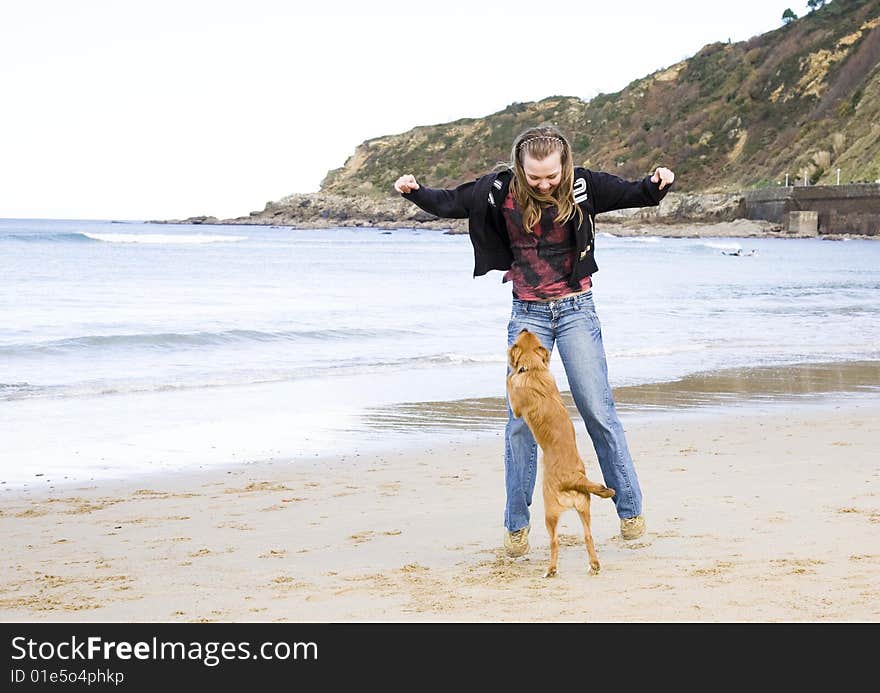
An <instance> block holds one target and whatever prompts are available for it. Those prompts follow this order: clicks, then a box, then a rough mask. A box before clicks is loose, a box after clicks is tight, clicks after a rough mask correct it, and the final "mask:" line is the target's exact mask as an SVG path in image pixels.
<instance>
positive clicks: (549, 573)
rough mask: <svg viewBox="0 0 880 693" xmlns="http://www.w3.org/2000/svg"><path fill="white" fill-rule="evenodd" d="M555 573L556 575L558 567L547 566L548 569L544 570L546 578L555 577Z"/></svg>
mask: <svg viewBox="0 0 880 693" xmlns="http://www.w3.org/2000/svg"><path fill="white" fill-rule="evenodd" d="M555 575H556V568H547V570H546V571H544V577H545V578H548V577H554V576H555Z"/></svg>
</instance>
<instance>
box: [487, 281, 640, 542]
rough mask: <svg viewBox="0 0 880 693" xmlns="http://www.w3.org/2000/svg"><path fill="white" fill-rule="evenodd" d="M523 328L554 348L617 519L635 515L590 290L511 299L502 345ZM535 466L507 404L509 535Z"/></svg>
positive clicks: (635, 485) (519, 520)
mask: <svg viewBox="0 0 880 693" xmlns="http://www.w3.org/2000/svg"><path fill="white" fill-rule="evenodd" d="M523 328H526V329H528V330H529V332H534V333H535V334H536V335H537V336H538V338H539V339H540V340H541V343H542V344H543V345H544V346H545V347H546V348H547V349H548V350H549V351H550V352H551V353H552V352H553V346H554V343H555V344H558V345H559V356H560V357H561V358H562V365H563V366H564V368H565V375H566V377H567V378H568V387H569V390H570V391H571V395H572V398H573V399H574V403H575V405H576V406H577V409H578V412H580V415H581V417H582V418H583V420H584V423H585V424H586V426H587V433H588V434H589V435H590V439H591V440H592V441H593V447H594V448H595V450H596V457H597V458H598V460H599V468H600V469H601V470H602V477H603V479H604V482H605V485H606V486H608V487H609V488H613V489H614V491H615V493H614V497H613V499H612V500H613V501H614V504H615V506H616V507H617V515H618V516H619V517H620V518H628V517H635V516H636V515H641V514H642V490H641V488H639V480H638V477H637V476H636V470H635V467H634V466H633V461H632V457H630V454H629V449H628V448H627V445H626V438H625V436H624V433H623V426H622V425H621V423H620V419H619V418H618V417H617V411H616V409H615V407H614V400H613V399H612V397H611V386H610V385H609V384H608V366H607V364H606V362H605V347H604V346H603V345H602V329H601V327H600V325H599V318H598V316H597V315H596V308H595V306H594V305H593V292H592V291H587V292H585V293H582V294H578V295H576V296H569V297H567V298H561V299H557V300H554V301H520V300H519V299H516V298H514V299H513V310H512V312H511V315H510V322H509V323H508V325H507V344H508V346H510V345H511V344H513V342H514V340H515V339H516V337H517V335H518V334H519V333H520V331H521V330H522V329H523ZM508 372H509V369H508ZM561 389H562V387H560V390H561ZM582 456H583V455H582ZM537 467H538V445H537V443H536V442H535V438H534V436H533V435H532V432H531V431H530V430H529V427H528V426H527V425H526V422H525V421H524V420H523V419H517V418H515V417H514V416H513V412H512V411H511V409H510V402H508V403H507V427H506V429H505V440H504V470H505V483H506V487H507V505H506V507H505V510H504V526H505V527H506V528H507V530H508V531H510V532H515V531H517V530H520V529H522V528H523V527H526V526H528V524H529V506H530V505H531V504H532V494H533V492H534V490H535V477H536V475H537ZM587 476H589V473H588V474H587Z"/></svg>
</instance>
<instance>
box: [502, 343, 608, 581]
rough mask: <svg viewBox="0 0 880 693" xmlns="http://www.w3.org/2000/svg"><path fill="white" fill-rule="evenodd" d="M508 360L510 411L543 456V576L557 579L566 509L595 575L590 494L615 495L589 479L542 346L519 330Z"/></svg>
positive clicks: (595, 559) (571, 425)
mask: <svg viewBox="0 0 880 693" xmlns="http://www.w3.org/2000/svg"><path fill="white" fill-rule="evenodd" d="M507 361H508V364H509V365H510V374H509V375H508V376H507V397H508V399H509V401H510V408H511V410H512V411H513V415H514V416H515V417H517V418H520V417H523V418H525V422H526V424H527V425H528V427H529V430H530V431H531V432H532V435H534V436H535V440H536V441H538V445H540V446H541V450H542V452H543V453H544V454H543V465H544V521H545V522H546V524H547V532H548V533H549V534H550V566H549V567H548V568H547V572H546V573H544V577H552V576H553V575H556V565H557V561H558V558H559V538H558V536H557V534H556V526H557V524H558V523H559V517H560V516H561V515H562V513H564V512H565V511H566V510H568V509H569V508H575V509H576V510H577V512H578V515H580V518H581V523H583V525H584V540H585V541H586V544H587V553H588V554H589V556H590V568H592V572H593V573H598V572H599V558H598V557H597V556H596V547H595V546H594V545H593V535H592V533H591V532H590V494H591V493H594V494H596V495H597V496H601V497H602V498H611V496H613V495H614V490H613V489H610V488H606V487H605V486H603V485H602V484H597V483H595V482H593V481H590V480H589V479H588V478H587V473H586V469H585V467H584V462H583V460H582V459H581V456H580V455H579V454H578V449H577V443H576V440H575V432H574V425H573V424H572V423H571V418H570V417H569V415H568V411H567V410H566V408H565V404H564V403H563V402H562V397H561V396H560V394H559V389H558V388H557V387H556V380H555V379H554V378H553V374H552V373H551V372H550V370H549V368H548V365H549V363H550V352H549V351H547V349H545V348H544V347H543V346H542V345H541V341H540V340H539V339H538V337H537V335H535V334H534V333H532V332H529V331H528V330H522V332H520V333H519V336H518V337H517V338H516V341H515V342H514V343H513V344H512V345H511V346H510V348H509V349H508V350H507Z"/></svg>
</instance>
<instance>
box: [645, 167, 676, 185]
mask: <svg viewBox="0 0 880 693" xmlns="http://www.w3.org/2000/svg"><path fill="white" fill-rule="evenodd" d="M674 180H675V174H674V173H673V172H672V171H670V170H669V169H668V168H666V167H664V166H661V167H660V168H658V169H657V170H656V171H654V175H653V176H651V182H652V183H660V189H661V190H663V188H665V187H666V186H667V185H672V181H674Z"/></svg>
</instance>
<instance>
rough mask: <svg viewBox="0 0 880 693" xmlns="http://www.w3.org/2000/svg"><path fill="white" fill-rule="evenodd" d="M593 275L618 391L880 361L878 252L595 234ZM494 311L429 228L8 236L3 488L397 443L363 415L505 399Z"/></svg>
mask: <svg viewBox="0 0 880 693" xmlns="http://www.w3.org/2000/svg"><path fill="white" fill-rule="evenodd" d="M607 228H608V229H609V230H611V231H613V229H614V227H613V226H609V227H607ZM737 249H741V250H743V251H745V252H744V254H743V255H741V256H735V255H731V254H729V253H731V252H733V251H735V250H737ZM596 260H597V263H598V265H599V267H600V271H599V272H598V273H597V274H596V275H595V276H594V278H593V279H594V288H593V294H594V299H595V303H596V307H597V311H598V314H599V318H600V320H601V324H602V332H603V339H604V343H605V348H606V352H607V356H608V362H609V373H610V378H611V383H612V386H613V387H615V388H625V387H631V386H637V385H640V384H646V383H659V382H669V381H675V380H679V379H682V378H687V377H689V376H694V374H705V373H712V372H716V371H722V370H725V369H731V368H734V369H735V368H754V367H761V366H784V365H787V364H801V363H848V362H866V361H878V360H880V300H878V290H880V243H878V242H875V241H868V240H848V241H838V242H832V241H827V240H821V239H754V238H740V239H733V238H724V239H711V238H710V239H669V238H661V237H659V236H656V237H637V238H624V237H615V236H614V235H612V234H610V233H602V232H600V234H599V237H598V238H597V241H596ZM510 292H511V287H510V284H509V283H503V282H502V273H501V272H490V274H489V275H487V276H484V277H478V278H474V277H473V253H472V249H471V245H470V241H469V239H468V237H467V236H466V235H451V234H446V233H443V232H442V231H436V230H423V229H394V230H383V229H374V228H346V229H341V228H340V229H320V230H296V229H289V228H282V227H268V226H221V225H216V226H208V225H198V226H195V225H170V224H149V223H139V222H125V223H117V222H107V221H59V220H11V219H9V220H0V481H2V482H3V483H5V484H6V485H7V487H13V486H16V485H20V484H23V483H36V482H40V483H55V482H60V481H62V480H69V481H70V480H82V479H92V478H102V477H126V476H130V475H132V474H137V473H151V472H159V471H169V470H179V469H188V468H194V467H207V466H212V465H220V464H229V463H242V462H249V461H258V460H279V461H291V460H300V459H306V458H313V457H320V456H322V455H326V454H338V453H345V452H355V451H360V450H364V449H367V448H368V447H369V446H370V445H373V446H377V445H379V446H381V445H396V444H398V441H397V440H396V439H395V438H393V436H394V433H393V432H392V431H388V430H381V429H376V428H375V427H370V426H368V425H366V424H365V421H366V420H367V419H369V416H368V412H370V411H374V410H375V408H376V407H381V406H388V405H395V404H401V403H418V402H443V401H454V400H462V399H468V398H481V397H502V396H503V393H504V375H505V370H506V364H505V350H506V346H507V345H506V325H507V321H508V319H509V316H510ZM552 369H553V371H554V373H555V374H556V375H557V378H558V379H560V387H561V389H563V390H564V389H566V387H567V384H566V382H565V376H564V372H563V371H562V368H561V364H560V363H559V360H558V356H556V355H554V357H553V360H552ZM873 385H880V383H873Z"/></svg>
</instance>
